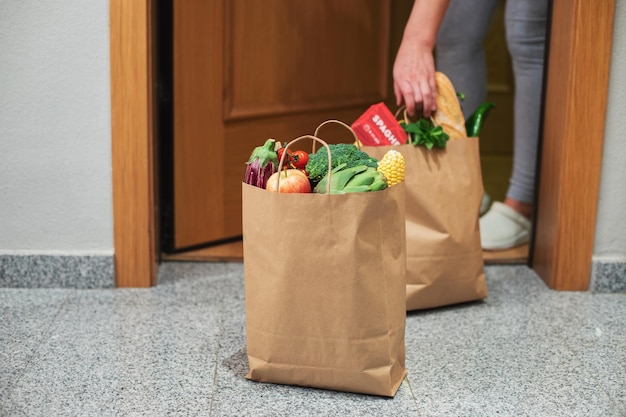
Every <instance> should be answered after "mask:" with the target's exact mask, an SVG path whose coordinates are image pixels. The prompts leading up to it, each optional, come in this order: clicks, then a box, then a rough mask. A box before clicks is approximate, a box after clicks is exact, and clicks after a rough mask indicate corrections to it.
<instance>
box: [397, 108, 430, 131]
mask: <svg viewBox="0 0 626 417" xmlns="http://www.w3.org/2000/svg"><path fill="white" fill-rule="evenodd" d="M400 112H402V114H403V118H404V122H405V123H407V124H408V123H410V122H411V120H410V119H409V114H408V113H407V111H406V106H405V105H404V104H403V105H402V106H400V107H399V108H398V110H396V113H395V114H394V117H395V118H396V119H397V118H398V116H399V115H400ZM429 119H430V121H431V122H433V125H435V126H439V125H438V124H437V122H436V121H435V118H434V117H432V116H430V117H429Z"/></svg>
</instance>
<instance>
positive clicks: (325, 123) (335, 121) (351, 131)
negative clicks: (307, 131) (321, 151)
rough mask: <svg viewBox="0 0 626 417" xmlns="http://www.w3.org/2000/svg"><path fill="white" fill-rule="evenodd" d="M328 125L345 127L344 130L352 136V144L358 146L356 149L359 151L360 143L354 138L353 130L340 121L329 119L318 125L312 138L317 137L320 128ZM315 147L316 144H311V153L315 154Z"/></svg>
mask: <svg viewBox="0 0 626 417" xmlns="http://www.w3.org/2000/svg"><path fill="white" fill-rule="evenodd" d="M329 123H337V124H340V125H341V126H343V127H345V128H346V129H348V130H349V131H350V133H352V136H354V142H355V143H357V144H358V145H357V147H358V148H359V149H360V148H361V145H360V143H361V142H359V138H358V137H357V136H356V133H355V132H354V130H353V129H352V128H351V127H350V126H348V125H347V124H346V123H344V122H342V121H341V120H336V119H329V120H326V121H325V122H322V123H320V125H319V126H318V127H317V129H315V133H314V134H313V136H315V137H319V131H320V129H321V128H322V126H324V125H327V124H329ZM315 145H316V143H315V142H313V151H312V152H311V153H315V148H316V146H315Z"/></svg>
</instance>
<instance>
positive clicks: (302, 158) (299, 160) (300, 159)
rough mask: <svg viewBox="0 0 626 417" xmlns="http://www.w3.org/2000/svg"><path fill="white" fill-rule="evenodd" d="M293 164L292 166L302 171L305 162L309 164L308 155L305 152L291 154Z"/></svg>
mask: <svg viewBox="0 0 626 417" xmlns="http://www.w3.org/2000/svg"><path fill="white" fill-rule="evenodd" d="M293 156H294V162H293V165H294V166H295V167H296V168H298V169H302V170H304V168H305V167H306V164H307V162H309V154H308V153H306V152H305V151H295V152H294V153H293Z"/></svg>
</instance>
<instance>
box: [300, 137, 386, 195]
mask: <svg viewBox="0 0 626 417" xmlns="http://www.w3.org/2000/svg"><path fill="white" fill-rule="evenodd" d="M328 147H329V148H330V154H331V159H332V168H336V167H337V166H338V165H339V164H346V168H350V167H355V166H358V165H365V166H368V167H373V168H376V167H378V160H377V159H376V158H372V157H371V156H369V155H368V154H366V153H365V152H363V151H361V150H360V149H359V148H357V147H356V146H355V145H353V144H348V143H338V144H331V145H328ZM305 170H306V172H307V173H308V174H309V180H310V181H311V184H312V185H313V186H315V184H317V183H318V182H319V181H321V179H322V178H324V176H325V175H326V173H327V172H328V152H327V151H326V148H325V147H321V148H320V149H318V150H317V152H315V153H314V154H310V155H309V162H308V163H307V164H306V168H305Z"/></svg>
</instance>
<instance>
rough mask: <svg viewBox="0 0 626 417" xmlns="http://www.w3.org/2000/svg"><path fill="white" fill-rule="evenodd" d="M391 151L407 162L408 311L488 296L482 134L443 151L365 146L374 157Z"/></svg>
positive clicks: (462, 139) (454, 144)
mask: <svg viewBox="0 0 626 417" xmlns="http://www.w3.org/2000/svg"><path fill="white" fill-rule="evenodd" d="M389 149H395V150H397V151H399V152H401V153H402V155H403V156H404V159H405V163H406V179H405V184H406V204H407V207H406V239H407V289H406V308H407V310H419V309H427V308H432V307H440V306H445V305H450V304H456V303H462V302H467V301H474V300H480V299H483V298H485V297H486V296H487V286H486V283H485V275H484V272H483V257H482V248H481V245H480V233H479V227H478V211H479V208H480V202H481V199H482V195H483V185H482V184H483V182H482V174H481V169H480V156H479V150H478V138H461V139H453V140H450V141H448V144H447V146H446V148H443V149H439V148H433V149H430V150H429V149H427V148H426V147H424V146H414V145H411V144H407V145H400V146H365V147H363V150H364V151H365V152H367V153H368V154H370V155H372V156H373V157H375V158H381V157H382V155H384V154H385V153H386V152H387V151H388V150H389Z"/></svg>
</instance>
